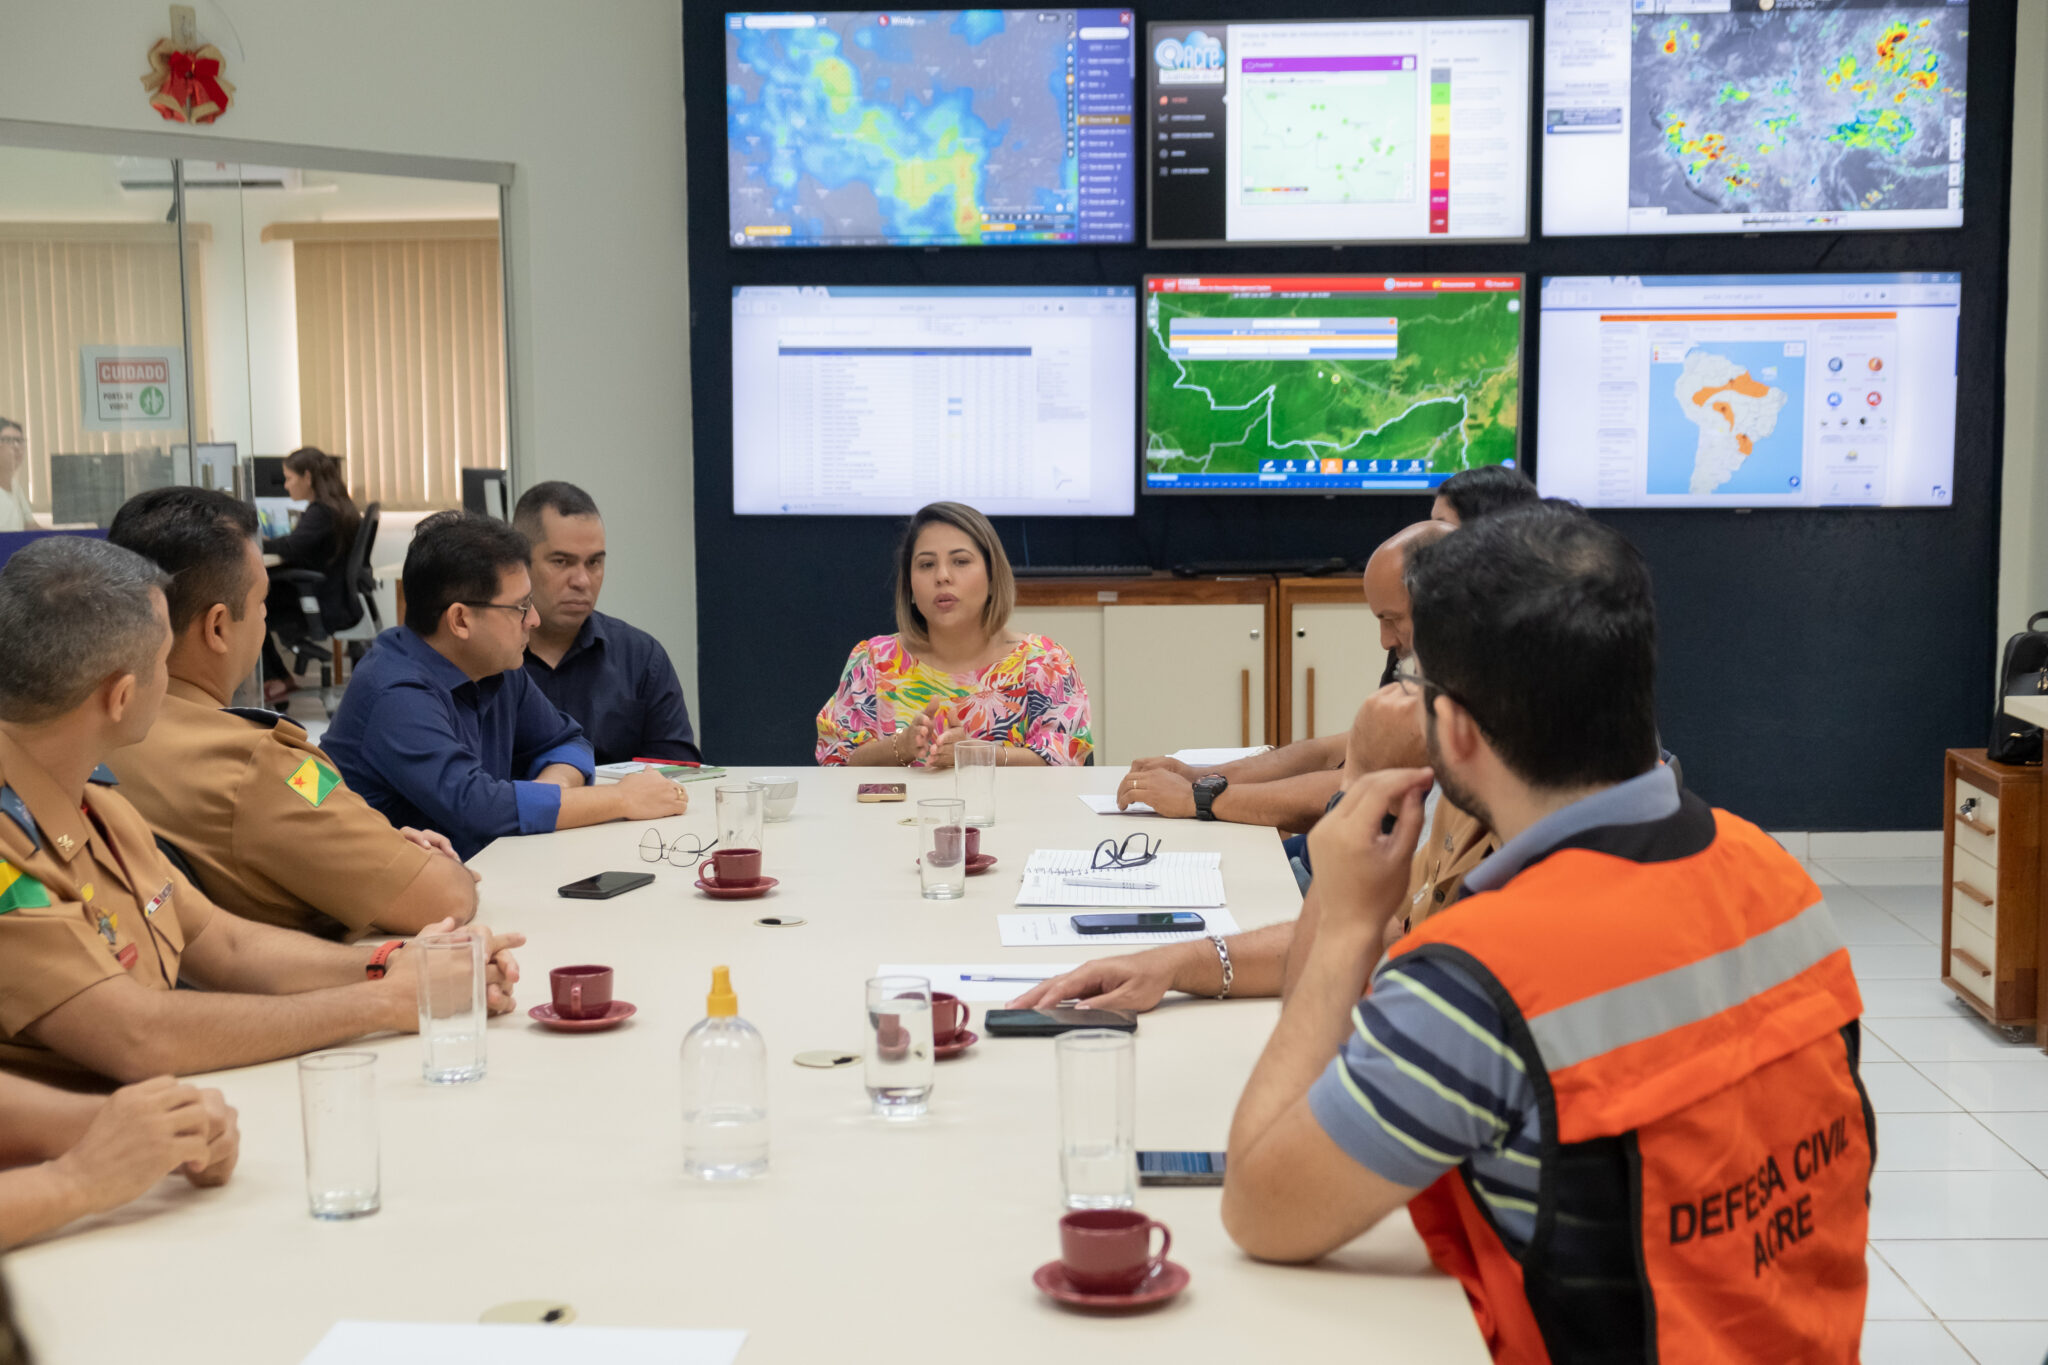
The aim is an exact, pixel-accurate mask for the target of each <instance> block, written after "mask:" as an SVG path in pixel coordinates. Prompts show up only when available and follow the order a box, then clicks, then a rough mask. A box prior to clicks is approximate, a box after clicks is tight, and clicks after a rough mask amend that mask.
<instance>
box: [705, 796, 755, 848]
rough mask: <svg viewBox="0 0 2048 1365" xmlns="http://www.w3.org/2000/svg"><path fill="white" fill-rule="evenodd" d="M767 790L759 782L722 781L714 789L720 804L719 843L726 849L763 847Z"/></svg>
mask: <svg viewBox="0 0 2048 1365" xmlns="http://www.w3.org/2000/svg"><path fill="white" fill-rule="evenodd" d="M765 795H766V789H765V788H763V787H762V786H761V784H760V783H758V782H722V783H720V784H719V785H718V787H717V788H716V790H714V791H713V792H712V798H713V801H714V803H715V804H716V805H717V807H718V846H719V847H720V848H725V849H737V850H744V849H750V848H751V849H756V850H758V849H759V848H760V847H761V828H762V823H763V815H764V807H763V805H762V799H763V797H764V796H765Z"/></svg>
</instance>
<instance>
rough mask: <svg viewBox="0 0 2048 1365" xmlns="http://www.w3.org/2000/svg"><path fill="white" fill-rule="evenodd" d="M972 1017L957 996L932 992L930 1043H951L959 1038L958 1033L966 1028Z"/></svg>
mask: <svg viewBox="0 0 2048 1365" xmlns="http://www.w3.org/2000/svg"><path fill="white" fill-rule="evenodd" d="M973 1017H974V1011H973V1010H971V1009H969V1008H968V1005H967V1002H966V1001H965V1000H962V999H961V998H960V997H959V996H957V995H948V994H946V993H945V992H944V991H933V992H932V1041H933V1042H934V1043H939V1044H945V1043H950V1042H952V1041H953V1040H954V1039H956V1038H958V1037H959V1036H960V1031H961V1030H962V1029H964V1028H966V1027H967V1021H968V1020H970V1019H972V1018H973Z"/></svg>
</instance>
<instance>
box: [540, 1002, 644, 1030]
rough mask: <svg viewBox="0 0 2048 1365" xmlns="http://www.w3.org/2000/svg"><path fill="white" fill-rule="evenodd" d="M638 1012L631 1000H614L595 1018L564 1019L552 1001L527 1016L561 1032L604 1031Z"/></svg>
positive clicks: (615, 1026)
mask: <svg viewBox="0 0 2048 1365" xmlns="http://www.w3.org/2000/svg"><path fill="white" fill-rule="evenodd" d="M636 1013H638V1011H637V1010H635V1009H634V1008H633V1005H632V1003H631V1002H630V1001H626V1000H614V1001H612V1007H611V1008H610V1009H608V1010H606V1011H605V1012H604V1013H603V1014H600V1015H598V1016H597V1018H595V1019H564V1018H563V1017H562V1016H561V1015H559V1014H556V1013H555V1007H554V1005H553V1004H552V1003H550V1004H546V1005H535V1006H534V1007H533V1008H532V1009H530V1010H528V1011H527V1012H526V1017H527V1018H529V1019H532V1020H536V1021H537V1022H539V1023H541V1024H544V1025H546V1026H547V1027H548V1028H551V1029H554V1030H556V1031H557V1032H559V1033H602V1032H604V1031H605V1030H606V1029H608V1028H617V1027H618V1026H619V1025H621V1024H623V1023H625V1022H626V1021H627V1020H628V1019H631V1018H632V1017H633V1016H634V1015H635V1014H636Z"/></svg>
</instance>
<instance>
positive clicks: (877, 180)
mask: <svg viewBox="0 0 2048 1365" xmlns="http://www.w3.org/2000/svg"><path fill="white" fill-rule="evenodd" d="M1134 44H1135V39H1134V38H1133V36H1132V21H1131V13H1130V11H1128V10H1076V9H1029V10H1015V9H985V10H912V11H905V12H901V13H894V12H892V13H851V12H840V13H806V14H728V15H727V16H726V26H725V70H726V144H727V163H728V170H729V174H730V178H731V179H730V185H731V192H730V219H731V240H732V244H733V245H734V246H737V247H761V246H900V245H916V246H952V245H973V244H991V243H1002V242H1009V243H1026V242H1035V243H1062V242H1128V241H1131V240H1132V239H1133V237H1134V235H1135V231H1136V222H1137V219H1136V214H1135V212H1134V207H1133V206H1134V203H1135V188H1136V187H1135V186H1134V184H1133V183H1132V182H1133V179H1134V176H1135V171H1134V164H1135V162H1134V150H1133V146H1132V130H1131V125H1132V118H1133V116H1134V114H1135V109H1134V107H1133V98H1134V96H1133V88H1134V82H1135V79H1136V73H1135V70H1134V63H1135V61H1136V49H1135V46H1134Z"/></svg>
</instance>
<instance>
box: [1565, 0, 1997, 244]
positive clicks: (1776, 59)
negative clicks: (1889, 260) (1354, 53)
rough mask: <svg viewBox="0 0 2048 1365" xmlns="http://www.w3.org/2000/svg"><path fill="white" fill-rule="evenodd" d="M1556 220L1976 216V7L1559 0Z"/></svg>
mask: <svg viewBox="0 0 2048 1365" xmlns="http://www.w3.org/2000/svg"><path fill="white" fill-rule="evenodd" d="M1544 16H1545V24H1544V41H1543V231H1544V233H1545V234H1546V235H1548V236H1553V237H1558V236H1573V235H1584V234H1606V233H1638V232H1640V233H1669V232H1844V231H1859V230H1860V231H1894V230H1897V229H1900V228H1952V227H1961V226H1962V223H1963V106H1964V98H1965V92H1966V91H1968V89H1969V79H1968V55H1969V32H1970V7H1969V6H1968V5H1967V4H1964V3H1960V2H1959V0H1958V2H1951V0H1882V3H1879V2H1878V0H1777V2H1776V3H1774V0H1722V2H1721V3H1719V4H1701V3H1699V2H1698V0H1549V3H1548V7H1547V8H1546V10H1545V12H1544Z"/></svg>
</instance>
